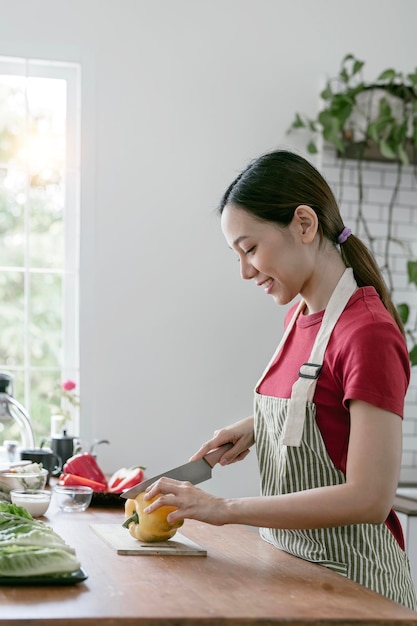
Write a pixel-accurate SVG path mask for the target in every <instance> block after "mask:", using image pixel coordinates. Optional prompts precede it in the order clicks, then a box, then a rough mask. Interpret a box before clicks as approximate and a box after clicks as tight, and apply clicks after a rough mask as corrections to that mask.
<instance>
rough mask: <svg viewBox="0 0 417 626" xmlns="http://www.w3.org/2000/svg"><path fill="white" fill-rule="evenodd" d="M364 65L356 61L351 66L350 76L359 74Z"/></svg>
mask: <svg viewBox="0 0 417 626" xmlns="http://www.w3.org/2000/svg"><path fill="white" fill-rule="evenodd" d="M364 65H365V63H364V62H363V61H358V60H357V59H356V60H355V62H354V64H353V70H352V76H353V75H354V74H357V73H358V72H360V71H361V69H362V68H363V66H364Z"/></svg>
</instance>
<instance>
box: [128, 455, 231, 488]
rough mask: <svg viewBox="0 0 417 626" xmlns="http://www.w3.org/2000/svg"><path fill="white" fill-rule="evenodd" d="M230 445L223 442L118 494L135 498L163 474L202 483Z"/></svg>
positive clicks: (194, 483) (207, 478)
mask: <svg viewBox="0 0 417 626" xmlns="http://www.w3.org/2000/svg"><path fill="white" fill-rule="evenodd" d="M232 446H233V444H231V443H225V444H224V445H222V446H220V447H219V448H216V449H215V450H212V451H211V452H208V453H207V454H206V455H205V456H203V458H202V459H199V460H198V461H189V462H188V463H185V464H184V465H179V466H178V467H174V468H173V469H170V470H168V471H166V472H162V474H158V475H157V476H153V477H152V478H148V479H147V480H143V481H142V482H141V483H138V484H137V485H135V486H134V487H131V488H130V489H126V491H123V492H122V493H121V494H120V495H121V497H122V498H135V497H136V496H137V495H138V494H139V493H141V492H142V491H145V489H146V488H147V487H149V486H150V485H152V484H153V483H154V482H155V481H157V480H158V479H159V478H162V477H163V476H166V477H167V478H175V480H187V481H188V482H190V483H192V484H193V485H198V484H199V483H203V482H204V481H205V480H209V478H211V474H212V469H213V467H214V466H215V465H216V463H217V462H218V461H219V460H220V459H221V457H222V456H223V454H224V453H225V452H226V450H229V449H230V448H231V447H232Z"/></svg>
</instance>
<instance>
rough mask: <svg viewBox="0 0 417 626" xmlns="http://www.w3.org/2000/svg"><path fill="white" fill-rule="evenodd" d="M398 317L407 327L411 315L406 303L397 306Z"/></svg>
mask: <svg viewBox="0 0 417 626" xmlns="http://www.w3.org/2000/svg"><path fill="white" fill-rule="evenodd" d="M397 311H398V315H399V316H400V318H401V321H402V323H403V324H404V325H405V324H407V322H408V317H409V315H410V307H409V306H408V304H406V303H405V302H402V303H401V304H397Z"/></svg>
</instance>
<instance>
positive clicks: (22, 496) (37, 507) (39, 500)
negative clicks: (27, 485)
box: [10, 489, 51, 517]
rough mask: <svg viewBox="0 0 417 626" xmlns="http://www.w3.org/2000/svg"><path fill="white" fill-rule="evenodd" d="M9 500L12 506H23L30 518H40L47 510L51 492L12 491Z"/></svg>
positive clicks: (36, 490) (40, 490) (35, 490)
mask: <svg viewBox="0 0 417 626" xmlns="http://www.w3.org/2000/svg"><path fill="white" fill-rule="evenodd" d="M10 498H11V500H12V502H13V504H16V505H18V506H23V507H24V508H25V509H26V510H27V511H29V513H30V514H31V515H32V517H41V515H44V514H45V513H46V511H47V510H48V507H49V504H50V502H51V492H50V491H47V490H46V489H12V491H11V492H10Z"/></svg>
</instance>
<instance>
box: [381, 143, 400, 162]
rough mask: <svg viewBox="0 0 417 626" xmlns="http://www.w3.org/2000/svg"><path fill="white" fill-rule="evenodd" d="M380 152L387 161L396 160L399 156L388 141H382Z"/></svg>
mask: <svg viewBox="0 0 417 626" xmlns="http://www.w3.org/2000/svg"><path fill="white" fill-rule="evenodd" d="M378 147H379V151H380V153H381V154H382V156H384V157H385V158H386V159H395V157H396V156H397V155H396V154H395V152H394V151H393V150H392V148H391V147H390V146H389V144H388V143H387V142H386V141H383V140H382V141H380V142H379V144H378Z"/></svg>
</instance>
